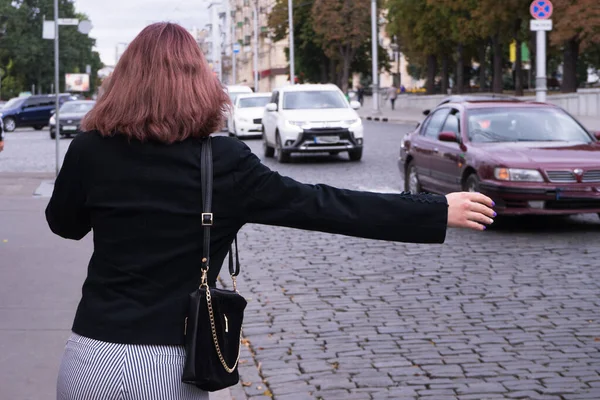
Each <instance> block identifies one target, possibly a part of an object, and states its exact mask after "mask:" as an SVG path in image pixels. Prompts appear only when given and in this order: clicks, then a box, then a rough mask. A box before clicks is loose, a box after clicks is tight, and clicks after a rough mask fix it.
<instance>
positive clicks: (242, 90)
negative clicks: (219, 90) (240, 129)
mask: <svg viewBox="0 0 600 400" xmlns="http://www.w3.org/2000/svg"><path fill="white" fill-rule="evenodd" d="M247 93H254V92H253V90H252V89H251V88H250V87H248V86H242V85H229V86H227V94H229V98H230V99H231V104H235V101H236V99H237V97H238V96H239V95H240V94H247ZM226 128H227V132H228V133H230V134H233V109H232V110H229V112H228V113H227V127H226Z"/></svg>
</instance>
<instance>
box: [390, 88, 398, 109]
mask: <svg viewBox="0 0 600 400" xmlns="http://www.w3.org/2000/svg"><path fill="white" fill-rule="evenodd" d="M388 98H389V99H390V102H391V103H392V110H394V107H395V105H396V99H397V98H398V88H397V87H396V85H392V87H390V88H389V90H388Z"/></svg>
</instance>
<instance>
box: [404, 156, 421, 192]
mask: <svg viewBox="0 0 600 400" xmlns="http://www.w3.org/2000/svg"><path fill="white" fill-rule="evenodd" d="M404 190H406V191H407V192H411V193H412V194H417V193H421V182H420V181H419V175H418V174H417V167H415V163H414V162H412V161H411V162H409V163H408V167H406V176H405V178H404Z"/></svg>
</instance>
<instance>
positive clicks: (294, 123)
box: [288, 121, 308, 127]
mask: <svg viewBox="0 0 600 400" xmlns="http://www.w3.org/2000/svg"><path fill="white" fill-rule="evenodd" d="M288 124H290V125H293V126H300V127H302V126H304V125H306V124H308V122H306V121H288Z"/></svg>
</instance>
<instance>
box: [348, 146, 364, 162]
mask: <svg viewBox="0 0 600 400" xmlns="http://www.w3.org/2000/svg"><path fill="white" fill-rule="evenodd" d="M362 153H363V149H354V150H349V151H348V156H349V157H350V161H360V159H361V158H362Z"/></svg>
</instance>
